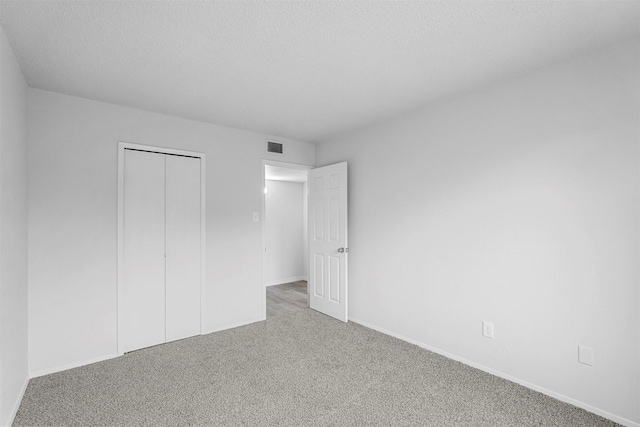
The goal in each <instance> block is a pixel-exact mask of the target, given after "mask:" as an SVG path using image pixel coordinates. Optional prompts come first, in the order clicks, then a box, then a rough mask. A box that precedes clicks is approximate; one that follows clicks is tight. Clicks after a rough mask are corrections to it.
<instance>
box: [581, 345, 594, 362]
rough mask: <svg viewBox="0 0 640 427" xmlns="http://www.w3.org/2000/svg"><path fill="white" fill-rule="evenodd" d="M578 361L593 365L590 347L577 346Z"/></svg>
mask: <svg viewBox="0 0 640 427" xmlns="http://www.w3.org/2000/svg"><path fill="white" fill-rule="evenodd" d="M578 363H582V364H583V365H588V366H593V349H592V348H591V347H585V346H583V345H579V346H578Z"/></svg>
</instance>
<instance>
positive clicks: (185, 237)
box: [166, 156, 202, 341]
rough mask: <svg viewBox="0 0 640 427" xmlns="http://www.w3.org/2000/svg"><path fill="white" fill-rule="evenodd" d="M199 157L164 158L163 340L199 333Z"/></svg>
mask: <svg viewBox="0 0 640 427" xmlns="http://www.w3.org/2000/svg"><path fill="white" fill-rule="evenodd" d="M200 203H201V201H200V159H198V158H191V157H181V156H167V159H166V253H167V258H166V263H167V264H166V296H167V300H166V306H167V312H166V321H167V323H166V327H167V341H173V340H178V339H182V338H186V337H190V336H193V335H198V334H200V266H201V262H202V260H201V259H200V254H201V252H200V243H201V242H200V240H201V235H200V213H201V211H200V207H201V206H200Z"/></svg>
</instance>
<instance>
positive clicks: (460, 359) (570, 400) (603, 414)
mask: <svg viewBox="0 0 640 427" xmlns="http://www.w3.org/2000/svg"><path fill="white" fill-rule="evenodd" d="M349 321H350V322H354V323H357V324H359V325H362V326H365V327H367V328H369V329H373V330H375V331H378V332H381V333H383V334H385V335H390V336H392V337H395V338H398V339H400V340H402V341H406V342H408V343H411V344H415V345H417V346H418V347H422V348H424V349H426V350H429V351H432V352H434V353H437V354H440V355H441V356H444V357H447V358H449V359H453V360H455V361H458V362H461V363H464V364H465V365H469V366H471V367H473V368H476V369H479V370H481V371H484V372H487V373H489V374H491V375H495V376H496V377H500V378H504V379H505V380H508V381H511V382H514V383H517V384H520V385H522V386H524V387H527V388H530V389H531V390H535V391H537V392H540V393H542V394H546V395H547V396H550V397H553V398H554V399H558V400H560V401H562V402H565V403H569V404H571V405H573V406H577V407H578V408H582V409H584V410H586V411H589V412H592V413H594V414H596V415H600V416H601V417H604V418H607V419H609V420H611V421H615V422H616V423H618V424H622V425H623V426H626V427H640V424H639V423H636V422H634V421H631V420H628V419H626V418H622V417H619V416H617V415H615V414H612V413H610V412H607V411H604V410H602V409H599V408H596V407H594V406H591V405H589V404H586V403H584V402H580V401H579V400H576V399H573V398H571V397H568V396H565V395H563V394H560V393H556V392H555V391H552V390H548V389H546V388H544V387H540V386H538V385H536V384H533V383H530V382H528V381H524V380H522V379H520V378H516V377H514V376H511V375H508V374H505V373H503V372H500V371H497V370H495V369H492V368H489V367H487V366H484V365H481V364H479V363H476V362H473V361H471V360H468V359H465V358H463V357H460V356H457V355H455V354H452V353H449V352H447V351H444V350H441V349H439V348H436V347H433V346H430V345H428V344H425V343H422V342H420V341H417V340H414V339H412V338H408V337H405V336H403V335H400V334H396V333H395V332H392V331H389V330H387V329H384V328H380V327H378V326H376V325H372V324H370V323H368V322H365V321H362V320H358V319H354V318H349Z"/></svg>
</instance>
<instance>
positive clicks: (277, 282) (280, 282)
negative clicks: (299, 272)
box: [265, 276, 309, 286]
mask: <svg viewBox="0 0 640 427" xmlns="http://www.w3.org/2000/svg"><path fill="white" fill-rule="evenodd" d="M299 280H307V281H308V280H309V277H308V276H295V277H287V278H285V279H275V280H268V281H267V283H266V284H265V285H266V286H276V285H284V284H285V283H291V282H297V281H299Z"/></svg>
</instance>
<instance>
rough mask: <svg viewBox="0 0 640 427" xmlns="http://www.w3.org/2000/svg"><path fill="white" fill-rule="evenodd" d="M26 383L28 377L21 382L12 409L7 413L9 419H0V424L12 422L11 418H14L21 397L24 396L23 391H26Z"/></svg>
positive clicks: (7, 424) (27, 382)
mask: <svg viewBox="0 0 640 427" xmlns="http://www.w3.org/2000/svg"><path fill="white" fill-rule="evenodd" d="M27 385H29V378H25V380H24V383H23V384H22V388H21V389H20V393H18V398H17V399H16V401H15V402H14V404H13V409H12V410H11V413H10V414H9V419H7V420H0V426H10V425H12V424H13V420H14V419H15V418H16V414H17V413H18V409H20V403H22V398H23V397H24V392H25V391H27Z"/></svg>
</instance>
